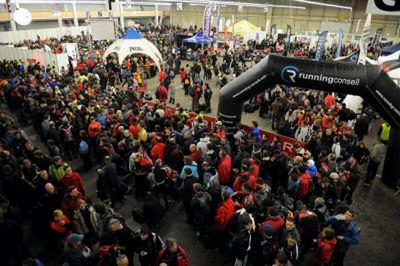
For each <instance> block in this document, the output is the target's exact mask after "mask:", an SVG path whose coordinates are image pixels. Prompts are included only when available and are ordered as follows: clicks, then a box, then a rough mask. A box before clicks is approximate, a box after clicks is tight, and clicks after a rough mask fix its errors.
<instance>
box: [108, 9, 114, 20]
mask: <svg viewBox="0 0 400 266" xmlns="http://www.w3.org/2000/svg"><path fill="white" fill-rule="evenodd" d="M108 19H110V20H112V19H113V12H112V10H108Z"/></svg>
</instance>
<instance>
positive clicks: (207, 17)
mask: <svg viewBox="0 0 400 266" xmlns="http://www.w3.org/2000/svg"><path fill="white" fill-rule="evenodd" d="M213 6H214V3H211V4H208V5H206V7H205V8H204V23H203V24H204V26H203V29H204V31H203V34H204V35H205V36H207V37H209V36H210V32H211V17H212V9H213Z"/></svg>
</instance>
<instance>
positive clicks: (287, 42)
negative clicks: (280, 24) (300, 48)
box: [286, 25, 292, 51]
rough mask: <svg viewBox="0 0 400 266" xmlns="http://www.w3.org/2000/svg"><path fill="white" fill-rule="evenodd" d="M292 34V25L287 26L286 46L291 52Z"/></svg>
mask: <svg viewBox="0 0 400 266" xmlns="http://www.w3.org/2000/svg"><path fill="white" fill-rule="evenodd" d="M291 34H292V27H291V26H290V25H287V28H286V46H287V50H288V51H290V35H291Z"/></svg>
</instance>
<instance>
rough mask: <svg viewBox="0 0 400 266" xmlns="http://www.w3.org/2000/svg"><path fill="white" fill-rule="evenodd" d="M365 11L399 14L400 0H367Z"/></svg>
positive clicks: (368, 12)
mask: <svg viewBox="0 0 400 266" xmlns="http://www.w3.org/2000/svg"><path fill="white" fill-rule="evenodd" d="M365 13H367V14H378V15H389V16H390V15H392V16H400V0H368V4H367V10H366V12H365Z"/></svg>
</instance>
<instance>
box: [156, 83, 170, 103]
mask: <svg viewBox="0 0 400 266" xmlns="http://www.w3.org/2000/svg"><path fill="white" fill-rule="evenodd" d="M156 93H157V94H158V98H157V99H158V100H159V101H160V103H163V102H166V101H167V99H168V90H167V88H166V87H165V85H164V83H163V82H161V83H160V86H158V88H157V90H156Z"/></svg>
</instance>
